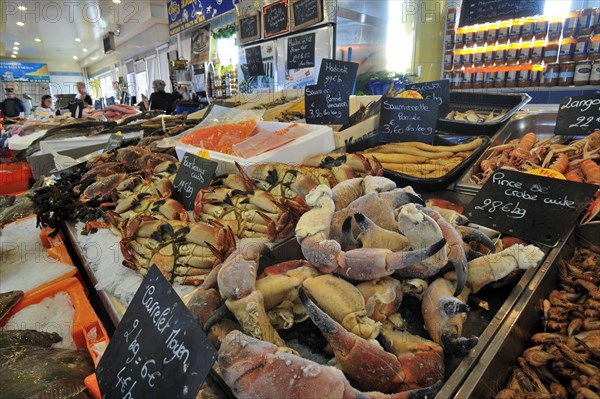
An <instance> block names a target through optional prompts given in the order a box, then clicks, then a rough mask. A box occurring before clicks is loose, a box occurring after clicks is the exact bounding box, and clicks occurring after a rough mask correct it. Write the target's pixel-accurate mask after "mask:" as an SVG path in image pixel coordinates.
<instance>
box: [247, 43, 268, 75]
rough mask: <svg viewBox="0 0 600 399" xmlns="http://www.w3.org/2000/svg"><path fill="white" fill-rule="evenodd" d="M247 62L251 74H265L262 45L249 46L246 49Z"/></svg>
mask: <svg viewBox="0 0 600 399" xmlns="http://www.w3.org/2000/svg"><path fill="white" fill-rule="evenodd" d="M245 51H246V64H248V73H249V74H250V76H262V75H264V74H265V66H264V64H263V59H262V53H261V49H260V46H254V47H249V48H247V49H246V50H245Z"/></svg>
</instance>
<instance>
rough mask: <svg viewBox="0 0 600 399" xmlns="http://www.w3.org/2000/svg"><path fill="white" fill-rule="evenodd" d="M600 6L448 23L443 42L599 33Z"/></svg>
mask: <svg viewBox="0 0 600 399" xmlns="http://www.w3.org/2000/svg"><path fill="white" fill-rule="evenodd" d="M599 10H600V9H597V8H586V9H585V10H579V11H572V12H570V13H569V14H568V15H567V17H566V18H562V17H558V18H552V19H548V18H547V17H545V16H543V15H542V16H537V17H529V18H521V19H515V20H509V21H501V22H490V23H487V24H482V25H477V26H469V27H463V28H458V29H456V30H454V25H448V30H447V31H446V36H445V38H444V43H445V44H446V46H449V45H452V44H459V45H462V44H464V45H466V46H469V45H473V44H477V45H482V44H484V43H491V44H492V43H496V42H498V44H506V43H507V42H508V40H510V41H511V42H515V41H519V40H523V41H528V40H532V39H533V38H537V39H538V40H546V39H548V40H558V39H559V38H560V37H561V35H562V37H577V36H583V35H589V34H591V33H592V32H593V33H599V34H600V11H599Z"/></svg>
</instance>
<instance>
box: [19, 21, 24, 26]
mask: <svg viewBox="0 0 600 399" xmlns="http://www.w3.org/2000/svg"><path fill="white" fill-rule="evenodd" d="M17 25H19V26H25V24H24V23H23V22H21V21H19V22H17Z"/></svg>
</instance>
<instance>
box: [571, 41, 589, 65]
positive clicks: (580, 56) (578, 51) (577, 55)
mask: <svg viewBox="0 0 600 399" xmlns="http://www.w3.org/2000/svg"><path fill="white" fill-rule="evenodd" d="M589 47H590V37H589V35H584V36H579V37H578V38H577V43H576V44H575V51H574V52H573V61H575V62H577V61H583V60H587V58H588V51H589Z"/></svg>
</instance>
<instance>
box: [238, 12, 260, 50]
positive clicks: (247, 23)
mask: <svg viewBox="0 0 600 399" xmlns="http://www.w3.org/2000/svg"><path fill="white" fill-rule="evenodd" d="M237 26H238V39H239V42H240V43H241V44H243V43H248V42H251V41H254V40H258V39H260V14H258V13H256V14H252V15H248V16H246V17H241V18H240V19H239V20H238V24H237Z"/></svg>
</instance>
